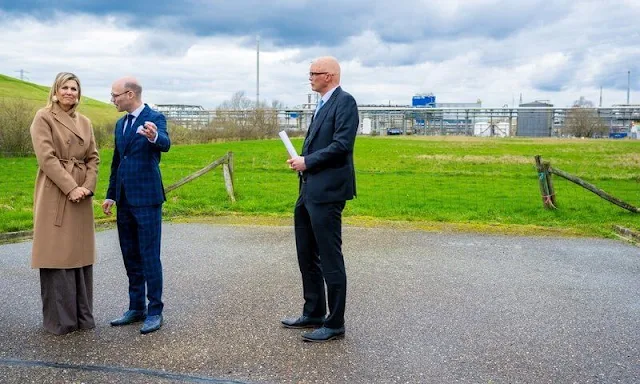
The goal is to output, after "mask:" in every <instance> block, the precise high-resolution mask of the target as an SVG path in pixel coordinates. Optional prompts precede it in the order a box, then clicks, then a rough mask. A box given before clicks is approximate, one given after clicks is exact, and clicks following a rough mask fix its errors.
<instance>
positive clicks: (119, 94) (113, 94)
mask: <svg viewBox="0 0 640 384" xmlns="http://www.w3.org/2000/svg"><path fill="white" fill-rule="evenodd" d="M127 92H131V90H130V89H127V90H126V91H124V92H122V93H118V94H115V93H112V94H111V100H115V99H117V98H118V97H120V96H122V95H124V94H125V93H127Z"/></svg>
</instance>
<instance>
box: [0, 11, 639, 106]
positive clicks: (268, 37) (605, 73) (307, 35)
mask: <svg viewBox="0 0 640 384" xmlns="http://www.w3.org/2000/svg"><path fill="white" fill-rule="evenodd" d="M96 4H98V5H96ZM0 31H2V39H0V73H2V74H5V75H10V76H14V77H20V74H19V73H18V72H17V71H19V70H21V69H22V70H25V71H27V72H28V73H25V76H26V77H27V78H28V80H29V81H32V82H34V83H38V84H43V85H47V86H49V85H50V84H51V83H52V81H53V78H54V77H55V74H56V73H58V72H60V71H70V72H74V73H75V74H77V75H78V76H79V77H80V80H81V81H82V85H83V94H84V95H86V96H89V97H93V98H96V99H98V100H102V101H108V99H109V92H110V88H111V83H112V82H113V80H115V79H116V78H118V77H121V76H123V75H133V76H136V77H137V78H138V79H139V80H140V81H141V83H142V85H143V87H144V94H143V96H144V99H145V101H146V102H150V103H155V104H163V103H181V104H199V105H202V106H204V107H205V108H213V107H216V106H217V105H219V104H220V103H221V102H223V101H225V100H228V99H229V98H230V97H231V95H232V94H233V93H235V92H237V91H245V93H246V94H247V96H249V97H250V98H251V99H255V96H256V36H258V35H259V36H260V98H261V100H263V101H267V102H271V101H272V100H274V99H276V100H279V101H281V102H283V103H284V104H285V105H287V106H289V107H294V106H296V105H299V104H301V103H303V102H305V101H306V98H307V96H306V95H307V94H308V93H309V92H310V90H309V85H308V71H309V64H310V62H311V61H312V60H313V58H314V57H317V56H323V55H332V56H335V57H336V58H337V59H338V60H339V61H340V62H341V65H342V86H343V88H344V89H345V90H347V91H348V92H350V93H351V94H353V96H354V97H355V98H356V100H357V101H358V103H360V104H389V103H391V104H410V103H411V97H412V96H413V95H414V94H416V93H433V94H435V95H436V99H437V101H439V102H475V101H476V100H477V99H480V100H481V101H482V104H483V106H486V107H501V106H503V105H505V104H506V105H509V106H511V105H513V104H514V103H515V104H517V103H518V101H519V98H520V94H522V99H523V101H524V102H529V101H533V100H549V101H550V102H551V103H552V104H554V105H556V106H559V107H564V106H569V105H571V104H572V102H573V101H574V100H577V99H579V97H580V96H584V97H585V98H586V99H588V100H592V101H593V102H594V103H595V104H596V105H597V104H598V102H599V94H600V87H602V88H603V106H610V105H612V104H620V103H625V102H626V95H627V71H631V102H632V103H638V104H640V0H608V1H604V0H594V1H589V0H577V1H554V0H545V1H537V0H520V1H517V0H505V1H500V0H459V1H455V0H424V1H423V0H413V1H403V0H396V1H388V0H366V1H365V0H339V1H334V0H324V1H317V0H316V1H305V0H270V1H269V0H208V1H206V0H190V1H164V2H163V1H157V0H155V1H151V0H145V1H137V0H127V1H122V0H111V1H85V0H57V1H51V0H19V1H17V0H0Z"/></svg>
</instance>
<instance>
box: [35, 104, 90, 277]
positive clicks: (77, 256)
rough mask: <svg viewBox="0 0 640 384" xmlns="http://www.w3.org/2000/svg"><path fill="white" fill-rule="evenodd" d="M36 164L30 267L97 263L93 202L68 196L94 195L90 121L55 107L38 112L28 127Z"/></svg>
mask: <svg viewBox="0 0 640 384" xmlns="http://www.w3.org/2000/svg"><path fill="white" fill-rule="evenodd" d="M31 140H32V141H33V149H34V151H35V154H36V158H37V160H38V174H37V176H36V184H35V192H34V199H33V200H34V201H33V249H32V255H31V267H32V268H58V269H69V268H80V267H84V266H87V265H92V264H93V263H95V260H96V249H95V230H94V220H93V198H92V197H85V199H84V200H80V202H78V203H73V202H71V201H69V199H68V198H67V194H69V192H71V191H72V190H73V189H74V188H76V187H78V186H80V187H85V188H87V189H89V190H90V191H91V192H94V191H95V189H96V182H97V176H98V164H99V162H100V159H99V157H98V150H97V148H96V142H95V138H94V135H93V128H92V126H91V122H90V121H89V119H88V118H86V117H85V116H82V115H81V114H79V113H78V112H76V113H75V116H73V117H72V116H71V115H69V114H68V113H67V112H65V111H64V110H62V109H61V108H60V107H59V106H58V104H57V103H54V104H53V106H52V107H51V109H49V108H42V109H40V110H39V111H38V112H37V113H36V116H35V118H34V119H33V123H32V124H31Z"/></svg>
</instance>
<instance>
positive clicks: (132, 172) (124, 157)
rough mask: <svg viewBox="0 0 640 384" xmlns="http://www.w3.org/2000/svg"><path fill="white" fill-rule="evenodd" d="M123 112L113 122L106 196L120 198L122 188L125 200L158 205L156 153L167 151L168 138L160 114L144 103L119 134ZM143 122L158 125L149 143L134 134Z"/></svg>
mask: <svg viewBox="0 0 640 384" xmlns="http://www.w3.org/2000/svg"><path fill="white" fill-rule="evenodd" d="M125 120H126V115H125V116H123V117H122V118H120V120H118V121H117V122H116V127H115V148H114V151H113V161H112V163H111V175H110V177H109V189H108V190H107V199H111V200H115V202H116V204H117V203H119V201H120V198H121V196H120V194H121V191H122V189H123V188H124V190H125V194H126V197H127V202H128V203H129V204H130V205H131V206H134V207H144V206H151V205H158V204H162V203H163V202H164V201H165V200H166V198H165V195H164V186H163V185H162V176H161V175H160V167H159V165H160V153H161V152H167V151H169V147H170V146H171V141H170V140H169V134H168V133H167V120H166V119H165V117H164V115H163V114H161V113H159V112H156V111H154V110H153V109H151V108H150V107H149V106H148V105H146V104H145V107H144V109H143V110H142V112H141V113H140V115H139V116H138V117H137V118H136V120H135V122H134V124H133V127H131V128H130V129H127V132H125V133H124V134H123V133H122V129H123V128H124V124H125ZM145 121H151V122H153V123H155V125H156V126H157V127H158V139H157V140H156V142H155V143H151V142H150V141H149V140H147V138H146V137H144V136H142V135H140V134H138V133H136V130H137V128H138V127H139V126H141V125H143V124H144V122H145Z"/></svg>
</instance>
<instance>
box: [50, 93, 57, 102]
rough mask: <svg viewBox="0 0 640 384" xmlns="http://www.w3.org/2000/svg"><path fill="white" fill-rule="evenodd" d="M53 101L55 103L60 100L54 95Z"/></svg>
mask: <svg viewBox="0 0 640 384" xmlns="http://www.w3.org/2000/svg"><path fill="white" fill-rule="evenodd" d="M51 101H53V102H54V103H57V102H58V96H56V95H53V96H52V97H51Z"/></svg>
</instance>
